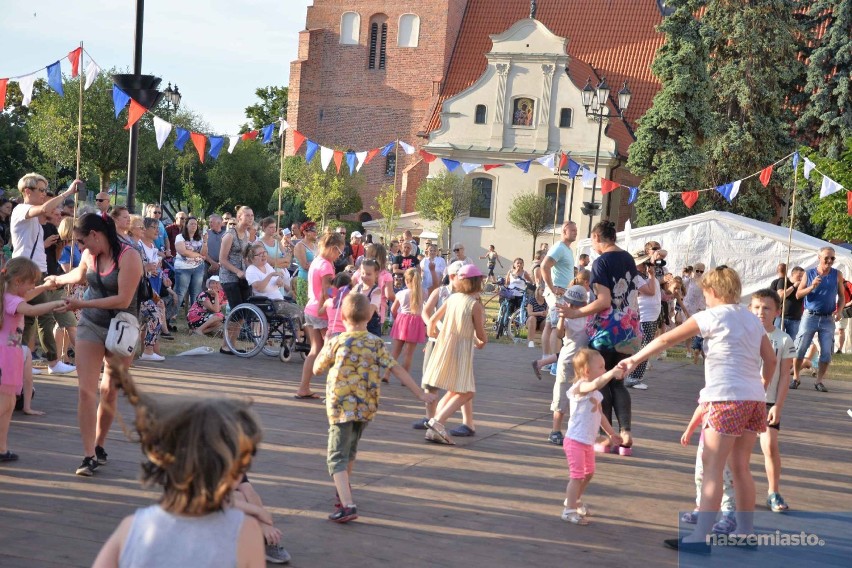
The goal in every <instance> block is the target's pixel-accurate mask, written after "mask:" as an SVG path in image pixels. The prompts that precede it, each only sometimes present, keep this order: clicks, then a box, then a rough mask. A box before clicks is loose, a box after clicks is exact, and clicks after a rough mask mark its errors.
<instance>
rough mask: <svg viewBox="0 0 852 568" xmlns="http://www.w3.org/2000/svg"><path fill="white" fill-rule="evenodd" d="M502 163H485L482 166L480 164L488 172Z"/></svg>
mask: <svg viewBox="0 0 852 568" xmlns="http://www.w3.org/2000/svg"><path fill="white" fill-rule="evenodd" d="M502 165H503V164H485V165H484V166H482V169H484V170H485V171H486V172H490V171H491V170H493V169H494V168H499V167H500V166H502Z"/></svg>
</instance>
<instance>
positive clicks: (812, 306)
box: [790, 247, 846, 392]
mask: <svg viewBox="0 0 852 568" xmlns="http://www.w3.org/2000/svg"><path fill="white" fill-rule="evenodd" d="M834 260H835V252H834V249H833V248H831V247H823V248H821V249H819V257H818V264H817V266H816V268H811V269H809V270H806V271H805V277H804V278H802V279H801V281H800V282H799V287H798V288H797V289H796V297H797V298H804V299H805V312H804V313H803V314H802V321H801V322H800V323H799V333H798V335H797V336H796V359H795V361H794V362H793V380H792V381H791V382H790V388H791V389H797V388H799V384H800V380H799V376H800V374H801V372H802V363H803V362H804V359H805V354H806V353H807V352H808V348H809V347H810V345H811V342H812V341H813V338H814V335H816V336H817V339H818V342H819V369H818V371H817V378H816V383H815V384H814V388H815V389H816V390H818V391H819V392H828V389H827V388H825V385H824V384H822V381H823V379H824V378H825V372H826V371H827V370H828V365H829V363H831V354H832V353H833V352H834V345H833V344H834V322H835V321H839V320H840V317H841V310H842V309H843V305H844V304H845V303H846V302H845V297H844V294H843V278H841V277H840V273H839V272H838V271H837V270H836V269H835V268H833V267H832V265H833V264H834Z"/></svg>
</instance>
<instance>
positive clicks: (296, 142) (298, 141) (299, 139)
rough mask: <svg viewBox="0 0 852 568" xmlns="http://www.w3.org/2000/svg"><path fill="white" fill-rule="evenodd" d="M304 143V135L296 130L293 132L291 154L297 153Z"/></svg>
mask: <svg viewBox="0 0 852 568" xmlns="http://www.w3.org/2000/svg"><path fill="white" fill-rule="evenodd" d="M304 143H305V135H304V134H302V133H301V132H299V131H298V130H294V131H293V153H294V154H295V153H296V152H298V151H299V148H301V147H302V144H304Z"/></svg>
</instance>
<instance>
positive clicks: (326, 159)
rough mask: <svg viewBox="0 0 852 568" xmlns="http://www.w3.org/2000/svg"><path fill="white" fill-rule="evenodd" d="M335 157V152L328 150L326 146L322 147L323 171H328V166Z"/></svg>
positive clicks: (321, 161)
mask: <svg viewBox="0 0 852 568" xmlns="http://www.w3.org/2000/svg"><path fill="white" fill-rule="evenodd" d="M333 157H334V150H332V149H331V148H326V147H325V146H320V167H322V171H325V170H327V169H328V165H329V164H330V163H331V159H332V158H333Z"/></svg>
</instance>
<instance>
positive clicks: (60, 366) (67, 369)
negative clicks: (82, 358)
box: [47, 361, 77, 375]
mask: <svg viewBox="0 0 852 568" xmlns="http://www.w3.org/2000/svg"><path fill="white" fill-rule="evenodd" d="M76 370H77V367H75V366H74V365H68V364H67V363H63V362H62V361H57V362H56V365H54V366H53V367H50V366H48V367H47V374H48V375H67V374H68V373H73V372H74V371H76Z"/></svg>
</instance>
